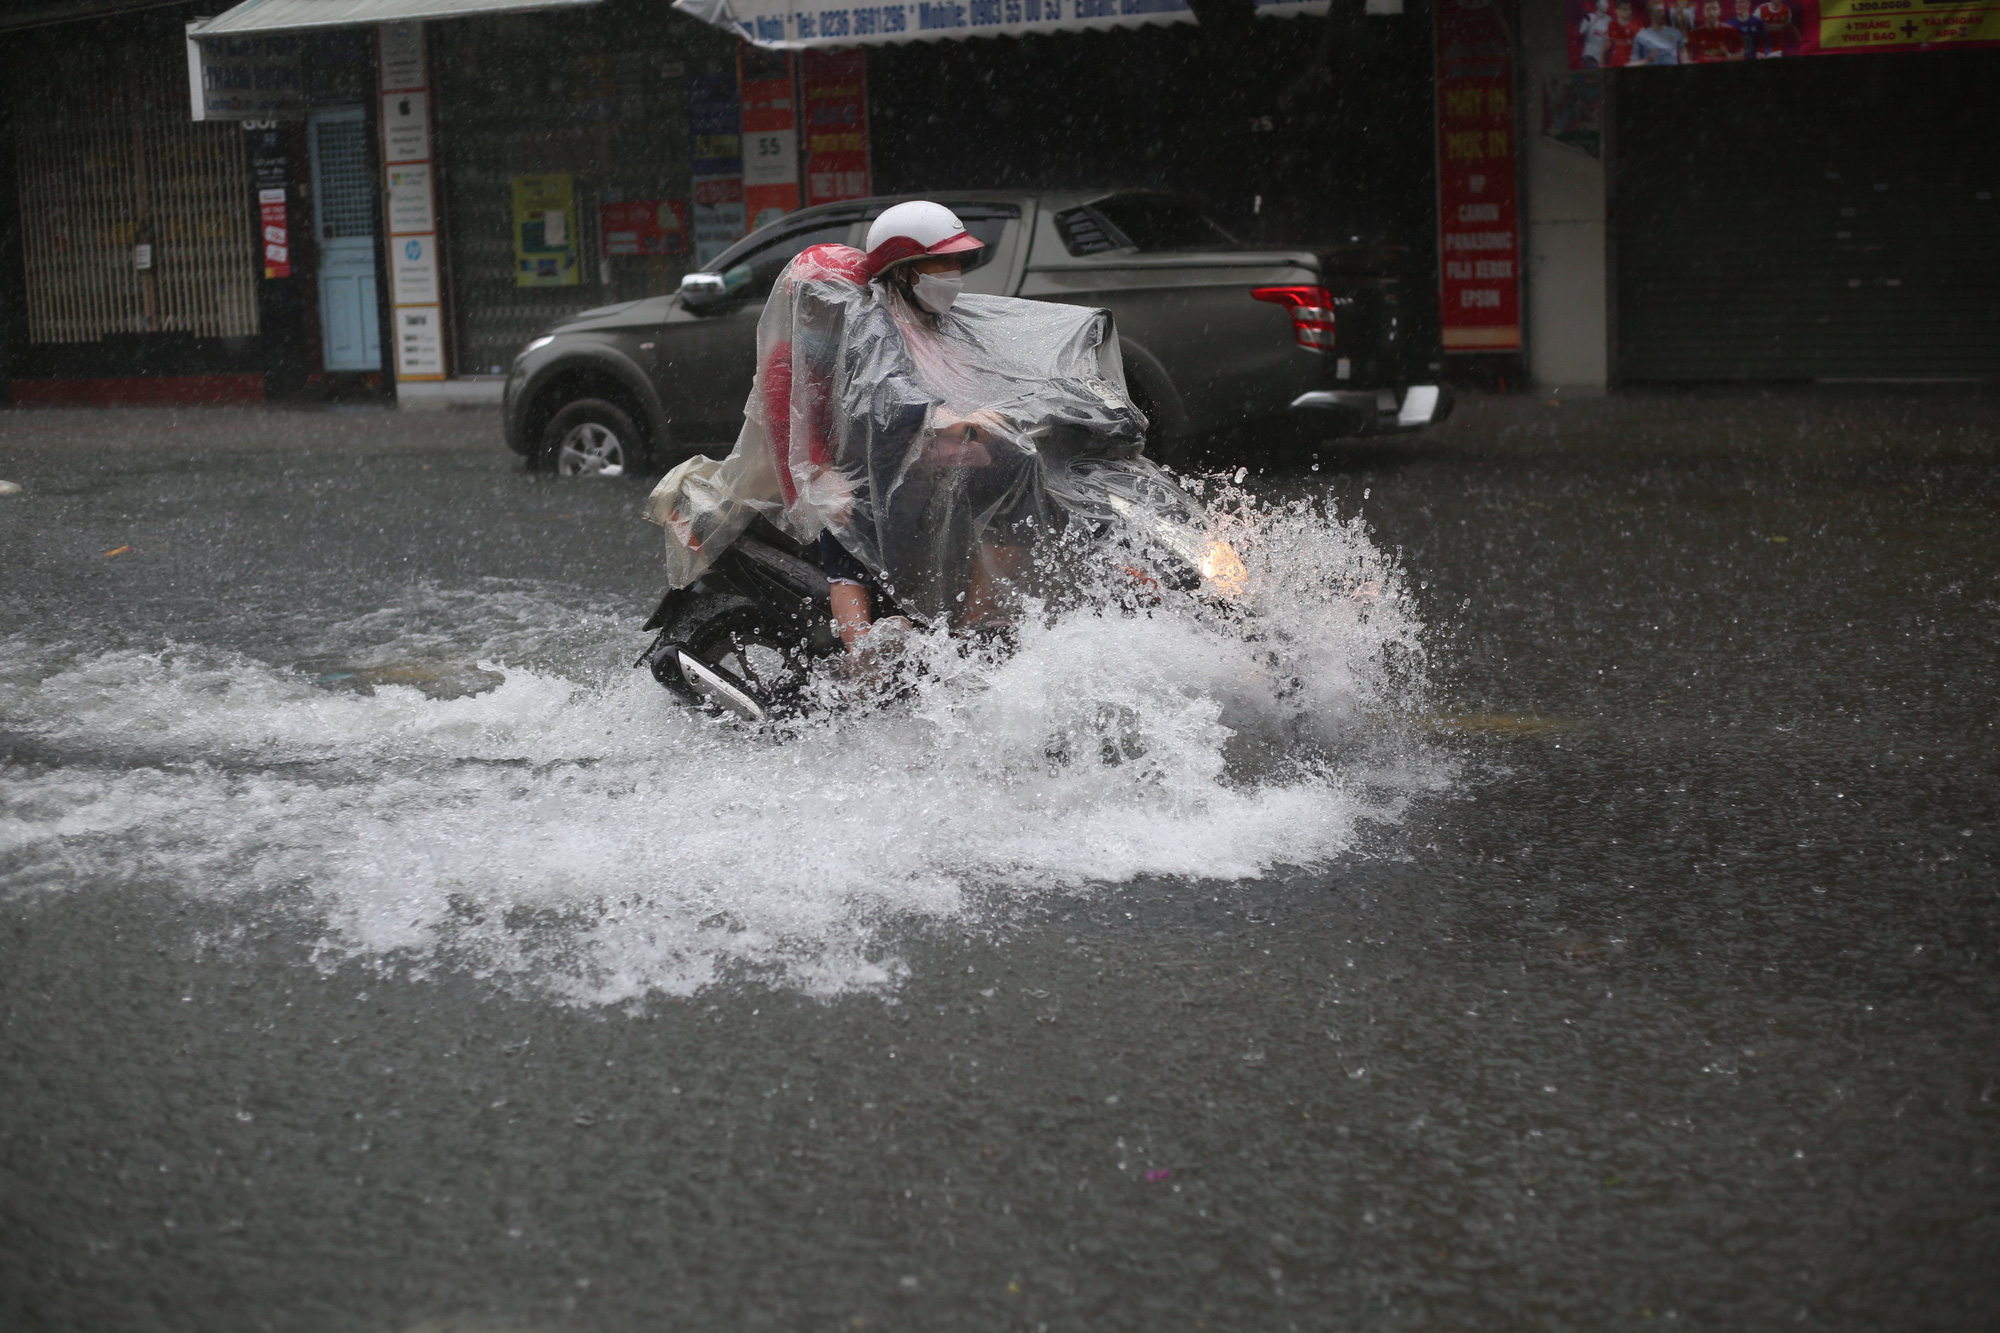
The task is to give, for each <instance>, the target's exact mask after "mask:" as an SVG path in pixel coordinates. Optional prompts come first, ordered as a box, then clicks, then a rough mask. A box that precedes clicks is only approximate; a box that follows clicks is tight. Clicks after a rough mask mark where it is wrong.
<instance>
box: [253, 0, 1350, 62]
mask: <svg viewBox="0 0 2000 1333" xmlns="http://www.w3.org/2000/svg"><path fill="white" fill-rule="evenodd" d="M282 2H283V0H279V3H282ZM292 2H293V3H300V2H301V0H292ZM1326 6H1327V0H1257V13H1258V14H1259V15H1260V16H1263V17H1266V18H1291V17H1295V16H1298V15H1305V14H1324V13H1326ZM674 8H675V9H678V10H680V11H681V12H682V13H684V14H691V15H693V16H694V17H695V18H698V19H700V20H701V21H702V22H704V23H712V24H714V25H715V26H716V27H718V28H722V29H725V30H726V31H729V32H733V33H735V34H736V35H737V36H739V37H742V38H743V39H744V40H746V41H750V42H754V43H756V44H757V45H758V46H768V47H772V48H775V49H778V50H793V51H795V50H799V49H802V48H804V47H809V46H879V45H883V44H886V43H889V42H935V41H944V40H950V39H953V38H963V37H1022V36H1025V35H1027V34H1028V33H1031V32H1086V31H1089V30H1091V29H1094V28H1136V27H1142V26H1146V25H1149V24H1158V23H1192V22H1194V11H1193V10H1191V9H1189V8H1188V5H1187V0H886V2H884V0H674Z"/></svg>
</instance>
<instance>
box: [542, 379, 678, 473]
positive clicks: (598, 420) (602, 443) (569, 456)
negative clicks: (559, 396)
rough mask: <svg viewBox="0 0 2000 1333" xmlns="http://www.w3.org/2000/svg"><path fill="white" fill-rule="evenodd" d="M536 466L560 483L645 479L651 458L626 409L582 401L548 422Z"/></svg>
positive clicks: (567, 406) (602, 400)
mask: <svg viewBox="0 0 2000 1333" xmlns="http://www.w3.org/2000/svg"><path fill="white" fill-rule="evenodd" d="M538 462H539V463H540V466H541V467H542V468H543V469H545V470H547V471H550V472H553V473H555V474H556V475H557V476H559V477H625V476H639V475H642V474H644V472H645V471H646V469H647V466H648V465H649V464H650V463H651V462H652V455H651V451H650V450H648V449H647V447H646V437H645V436H644V435H643V434H642V433H641V432H640V430H639V427H638V425H637V423H635V422H634V421H633V420H632V418H631V417H630V416H629V415H627V414H626V411H625V409H624V408H622V407H620V406H618V405H617V404H616V403H613V402H608V401H606V400H605V399H602V398H578V399H577V400H575V401H574V402H571V403H568V404H566V405H564V407H563V409H562V410H561V411H560V412H557V413H556V414H555V415H554V416H553V417H551V418H549V424H548V426H547V427H546V428H545V429H544V430H543V431H542V447H541V455H540V458H539V459H538Z"/></svg>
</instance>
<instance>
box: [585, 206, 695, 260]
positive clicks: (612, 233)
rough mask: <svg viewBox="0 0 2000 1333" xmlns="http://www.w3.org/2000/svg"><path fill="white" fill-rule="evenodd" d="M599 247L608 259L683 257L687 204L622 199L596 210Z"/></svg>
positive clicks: (685, 239) (686, 239) (686, 242)
mask: <svg viewBox="0 0 2000 1333" xmlns="http://www.w3.org/2000/svg"><path fill="white" fill-rule="evenodd" d="M597 226H598V231H599V233H600V241H601V244H600V245H599V247H598V252H599V253H600V254H603V255H605V256H608V257H611V258H632V257H634V256H640V255H678V254H685V253H686V252H687V248H688V225H687V204H686V203H685V202H684V201H682V200H679V199H624V200H616V201H607V202H605V203H602V204H599V205H598V206H597Z"/></svg>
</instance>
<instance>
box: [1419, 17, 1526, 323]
mask: <svg viewBox="0 0 2000 1333" xmlns="http://www.w3.org/2000/svg"><path fill="white" fill-rule="evenodd" d="M1436 13H1437V62H1438V69H1437V99H1438V102H1437V125H1438V255H1439V261H1440V262H1439V287H1438V314H1439V322H1440V323H1441V324H1442V326H1443V333H1444V350H1445V351H1447V352H1514V351H1519V350H1520V348H1521V281H1520V251H1521V246H1520V217H1519V211H1520V210H1519V204H1518V192H1517V191H1516V189H1515V180H1514V62H1513V57H1512V55H1511V54H1510V52H1509V49H1508V45H1507V31H1506V29H1505V28H1504V27H1503V26H1502V25H1501V23H1500V19H1499V17H1498V15H1496V14H1495V13H1494V11H1493V7H1492V0H1437V8H1436Z"/></svg>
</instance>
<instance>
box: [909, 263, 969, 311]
mask: <svg viewBox="0 0 2000 1333" xmlns="http://www.w3.org/2000/svg"><path fill="white" fill-rule="evenodd" d="M963 290H965V275H964V274H962V273H919V274H918V275H917V280H916V281H915V282H913V283H911V284H910V294H911V295H912V296H915V297H916V298H917V304H918V305H920V306H922V307H923V308H924V309H926V310H928V311H930V312H931V313H932V314H933V315H942V314H943V313H944V312H945V311H947V310H949V309H951V303H952V302H953V301H956V300H957V299H958V294H959V293H960V292H961V291H963Z"/></svg>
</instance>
